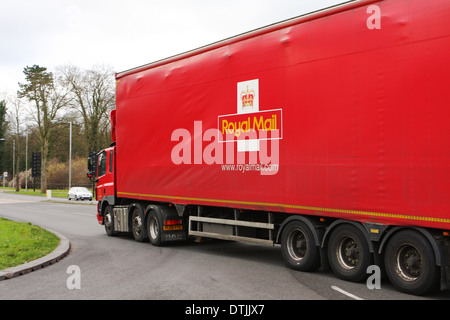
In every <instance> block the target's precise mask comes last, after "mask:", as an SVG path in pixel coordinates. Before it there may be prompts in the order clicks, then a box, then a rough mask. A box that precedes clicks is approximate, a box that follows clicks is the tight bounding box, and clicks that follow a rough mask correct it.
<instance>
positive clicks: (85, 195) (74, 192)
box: [67, 187, 92, 201]
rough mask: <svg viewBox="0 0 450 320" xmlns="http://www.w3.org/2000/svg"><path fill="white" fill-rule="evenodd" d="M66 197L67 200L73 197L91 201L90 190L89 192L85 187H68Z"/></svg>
mask: <svg viewBox="0 0 450 320" xmlns="http://www.w3.org/2000/svg"><path fill="white" fill-rule="evenodd" d="M67 198H68V199H69V200H71V199H75V200H89V201H92V192H90V191H89V190H88V189H87V188H85V187H73V188H70V190H69V194H68V196H67Z"/></svg>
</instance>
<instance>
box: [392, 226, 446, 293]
mask: <svg viewBox="0 0 450 320" xmlns="http://www.w3.org/2000/svg"><path fill="white" fill-rule="evenodd" d="M384 259H385V266H386V274H387V276H388V278H389V280H390V281H391V283H392V284H393V285H394V286H395V287H396V288H397V289H398V290H400V291H402V292H406V293H409V294H415V295H422V294H425V293H427V292H429V291H431V290H432V289H435V288H436V287H437V286H438V283H439V267H438V266H436V263H435V257H434V251H433V248H432V247H431V244H430V243H429V241H428V240H427V239H426V238H425V237H424V236H423V235H421V234H420V233H419V232H417V231H414V230H404V231H399V232H398V233H397V234H394V235H393V236H392V239H391V240H390V241H389V243H388V245H387V247H386V252H385V256H384Z"/></svg>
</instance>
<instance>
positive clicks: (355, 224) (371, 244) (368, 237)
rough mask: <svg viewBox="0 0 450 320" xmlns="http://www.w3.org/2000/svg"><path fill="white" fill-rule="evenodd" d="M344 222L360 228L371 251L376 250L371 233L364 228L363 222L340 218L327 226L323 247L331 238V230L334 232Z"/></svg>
mask: <svg viewBox="0 0 450 320" xmlns="http://www.w3.org/2000/svg"><path fill="white" fill-rule="evenodd" d="M343 224H348V225H353V226H354V227H356V228H357V229H358V230H360V231H361V232H362V234H363V235H364V237H365V238H366V241H367V244H368V246H369V251H370V253H371V254H373V253H375V252H376V251H375V249H374V246H373V243H372V240H371V239H370V236H369V234H368V233H367V230H366V228H364V226H363V225H362V224H361V223H359V222H356V221H350V220H342V219H339V220H336V221H334V222H333V223H332V224H330V226H329V227H328V228H327V230H326V231H325V234H324V236H323V239H322V244H321V247H322V248H325V247H326V245H327V242H328V238H329V236H330V234H331V232H332V231H333V230H334V229H335V228H336V227H337V226H340V225H343Z"/></svg>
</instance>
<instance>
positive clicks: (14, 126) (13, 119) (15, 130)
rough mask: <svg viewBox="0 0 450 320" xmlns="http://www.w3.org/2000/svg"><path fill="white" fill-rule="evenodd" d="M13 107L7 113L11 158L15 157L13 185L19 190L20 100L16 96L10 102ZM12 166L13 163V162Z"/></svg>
mask: <svg viewBox="0 0 450 320" xmlns="http://www.w3.org/2000/svg"><path fill="white" fill-rule="evenodd" d="M12 105H13V109H12V110H11V111H10V113H9V114H8V116H9V118H10V121H9V123H10V124H11V131H12V137H13V144H14V150H13V158H15V162H16V163H15V168H14V167H13V179H15V183H14V186H15V187H16V191H19V190H20V184H19V171H20V167H19V165H20V137H21V134H22V132H21V122H22V119H21V116H22V113H21V109H22V106H21V103H20V100H19V99H17V98H14V101H13V103H12ZM13 166H14V164H13Z"/></svg>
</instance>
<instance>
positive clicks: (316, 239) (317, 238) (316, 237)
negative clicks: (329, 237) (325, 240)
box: [275, 215, 323, 247]
mask: <svg viewBox="0 0 450 320" xmlns="http://www.w3.org/2000/svg"><path fill="white" fill-rule="evenodd" d="M316 220H317V219H314V218H308V217H305V216H297V215H293V216H290V217H289V218H287V219H286V220H284V221H283V223H282V224H281V225H280V227H279V229H278V232H277V237H276V240H275V241H276V243H278V244H279V243H280V242H281V234H282V233H283V230H284V229H285V227H286V226H287V225H288V224H289V223H290V222H292V221H300V222H303V223H305V224H306V225H307V226H308V227H309V229H310V230H311V232H312V233H313V236H314V243H315V245H316V246H317V247H320V243H321V239H322V237H323V234H322V232H320V231H319V230H318V229H317V228H316V225H317V224H318V223H317V221H316Z"/></svg>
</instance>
